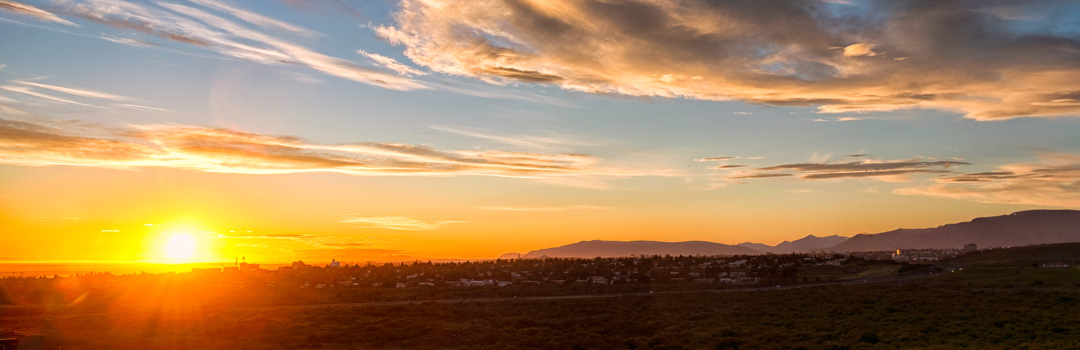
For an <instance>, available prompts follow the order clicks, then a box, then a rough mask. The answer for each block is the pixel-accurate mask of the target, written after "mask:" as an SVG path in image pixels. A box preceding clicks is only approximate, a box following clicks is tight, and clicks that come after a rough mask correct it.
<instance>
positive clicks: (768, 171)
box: [720, 158, 971, 181]
mask: <svg viewBox="0 0 1080 350" xmlns="http://www.w3.org/2000/svg"><path fill="white" fill-rule="evenodd" d="M970 164H971V163H967V162H963V161H955V160H925V159H922V158H916V159H906V160H877V159H860V160H857V161H846V162H826V161H821V162H810V163H792V164H779V165H772V166H766V167H760V168H754V169H746V170H742V169H738V170H734V171H733V172H732V173H731V174H730V175H729V176H728V177H727V179H729V180H745V179H763V178H771V177H787V176H797V177H798V178H799V179H802V180H821V179H842V178H874V179H876V180H880V181H908V180H910V175H913V174H937V175H942V174H950V173H952V171H950V170H949V169H950V168H951V167H953V166H963V165H970ZM720 169H721V170H724V169H725V168H720Z"/></svg>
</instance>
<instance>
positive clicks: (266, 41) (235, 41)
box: [50, 0, 430, 91]
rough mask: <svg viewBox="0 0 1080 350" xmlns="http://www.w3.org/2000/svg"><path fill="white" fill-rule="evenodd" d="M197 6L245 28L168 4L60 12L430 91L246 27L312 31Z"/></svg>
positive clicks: (249, 57)
mask: <svg viewBox="0 0 1080 350" xmlns="http://www.w3.org/2000/svg"><path fill="white" fill-rule="evenodd" d="M195 3H197V4H199V5H202V6H204V7H205V8H208V9H212V10H214V11H218V12H220V13H225V14H228V15H229V16H232V17H234V18H237V19H239V20H240V21H242V22H235V21H233V20H229V19H226V18H224V17H222V16H219V15H216V14H214V13H211V12H208V11H206V10H203V9H199V8H195V7H191V6H186V5H181V4H172V3H164V2H159V3H157V5H158V6H145V5H141V4H136V3H129V2H125V1H119V0H81V1H71V2H65V3H63V4H62V5H61V6H58V8H57V9H56V11H57V13H59V14H63V15H70V16H76V17H80V18H83V19H86V20H89V21H92V22H96V23H100V24H104V25H108V26H111V27H115V28H118V29H122V30H128V31H134V32H138V33H143V34H147V35H152V36H155V37H158V38H162V39H167V40H170V41H174V42H179V43H183V44H187V45H193V46H195V47H198V48H201V49H206V50H211V51H214V52H217V53H219V54H221V55H224V56H226V57H233V58H237V59H242V60H246V61H251V62H256V63H261V64H267V65H279V64H295V65H302V66H306V67H309V68H311V69H314V70H317V71H320V72H323V73H325V74H328V75H332V76H336V77H340V78H344V79H349V80H353V81H357V82H361V83H365V84H370V85H375V86H380V87H383V88H387V89H392V90H402V91H406V90H418V89H430V87H428V86H427V85H426V84H425V83H423V82H420V81H416V80H413V79H410V78H408V77H403V76H399V75H398V74H394V73H392V72H390V71H388V70H385V69H381V68H375V67H366V66H362V65H359V64H356V63H354V62H351V61H348V60H345V59H342V58H337V57H332V56H329V55H325V54H322V53H319V52H316V51H314V50H311V49H309V48H307V47H304V46H302V45H298V44H295V43H292V42H290V41H288V40H285V39H282V38H279V37H276V36H273V35H270V34H267V33H266V32H263V31H260V30H257V29H253V28H252V27H250V26H247V25H244V24H242V23H248V24H251V25H254V26H256V27H259V28H263V29H281V30H285V31H287V32H289V33H292V34H299V35H301V36H306V37H310V36H315V35H316V34H317V33H314V32H312V31H310V30H307V29H304V28H301V27H298V26H295V25H291V24H288V23H285V22H282V21H278V20H275V19H272V18H269V17H266V16H262V15H259V14H255V13H253V12H250V11H247V10H243V9H240V8H236V7H233V6H230V5H226V4H224V3H221V2H217V1H212V0H197V1H195ZM50 14H51V13H50ZM54 16H55V15H54Z"/></svg>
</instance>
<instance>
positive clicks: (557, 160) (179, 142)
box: [0, 119, 659, 182]
mask: <svg viewBox="0 0 1080 350" xmlns="http://www.w3.org/2000/svg"><path fill="white" fill-rule="evenodd" d="M80 128H82V126H81V125H79V124H78V123H60V125H59V126H45V125H42V124H37V123H32V122H26V121H14V120H4V119H0V163H8V164H18V165H30V166H43V165H80V166H96V167H108V168H139V167H169V168H181V169H189V170H196V171H205V172H217V173H239V174H293V173H305V172H334V173H342V174H349V175H358V176H464V175H473V176H476V175H480V176H498V177H513V178H526V179H533V180H538V181H548V182H558V180H563V181H565V182H572V181H575V180H577V181H600V180H601V179H610V178H623V177H634V176H644V175H646V173H655V172H643V171H635V170H631V169H623V168H613V167H601V166H598V163H599V160H597V159H595V158H593V157H590V156H588V155H583V154H572V153H564V154H544V153H524V152H507V151H501V150H439V149H435V148H431V147H427V146H423V145H408V144H398V143H373V142H368V143H353V144H342V145H321V144H314V143H309V142H306V141H304V140H302V139H300V138H297V137H292V136H268V135H262V134H255V133H248V132H241V131H233V130H226V129H217V128H207V127H199V126H189V125H175V124H150V125H130V126H128V127H126V128H121V129H111V130H99V131H100V132H101V133H104V135H102V136H100V137H86V136H79V135H74V134H72V132H73V131H79V132H84V130H82V129H80ZM91 129H92V128H91ZM657 174H659V173H657Z"/></svg>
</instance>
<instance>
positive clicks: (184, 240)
mask: <svg viewBox="0 0 1080 350" xmlns="http://www.w3.org/2000/svg"><path fill="white" fill-rule="evenodd" d="M165 256H167V257H169V259H172V260H188V259H191V258H192V257H194V256H195V238H194V237H192V236H191V235H189V234H186V233H176V234H173V235H172V236H171V237H169V241H168V242H166V243H165Z"/></svg>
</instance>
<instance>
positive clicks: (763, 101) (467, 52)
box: [0, 0, 1080, 263]
mask: <svg viewBox="0 0 1080 350" xmlns="http://www.w3.org/2000/svg"><path fill="white" fill-rule="evenodd" d="M0 48H2V49H0V240H2V241H3V244H0V259H5V260H6V261H57V260H64V261H142V262H162V261H164V262H168V261H169V259H170V257H173V258H175V256H172V255H170V254H169V249H170V248H169V245H170V243H168V242H170V238H172V237H175V236H176V235H178V234H182V235H187V236H188V237H191V238H192V240H193V241H194V242H195V246H196V247H195V249H194V251H195V254H194V255H193V256H185V257H184V258H183V260H184V261H183V262H192V261H205V262H212V261H233V260H234V258H235V257H238V256H240V257H246V258H247V260H248V261H250V262H265V263H282V262H290V261H295V260H300V259H303V260H307V261H315V262H322V261H329V260H330V259H338V260H344V261H357V262H359V261H386V260H402V261H411V260H417V259H419V260H430V259H435V260H439V259H486V258H494V257H497V256H499V255H501V254H503V253H508V252H520V253H526V252H528V251H530V250H534V249H541V248H548V247H553V246H559V245H564V244H569V243H574V242H578V241H582V240H594V239H600V240H658V241H688V240H702V241H712V242H719V243H725V244H737V243H742V242H760V243H765V244H777V243H780V242H782V241H785V240H794V239H798V238H801V237H804V236H806V235H811V234H812V235H817V236H827V235H834V234H838V235H843V236H851V235H854V234H858V233H876V232H884V231H888V230H892V229H896V228H922V227H934V226H937V225H941V224H945V223H951V222H960V221H967V220H970V219H972V218H975V217H980V216H994V215H1002V214H1008V213H1011V212H1015V211H1020V210H1030V209H1044V208H1047V209H1063V208H1064V209H1070V208H1071V209H1078V208H1080V119H1078V118H1077V117H1078V116H1080V85H1078V84H1077V81H1080V3H1077V2H1074V1H1039V2H1027V1H947V0H939V1H855V0H852V1H844V0H828V1H818V0H813V1H768V2H762V1H727V2H716V1H692V0H688V1H666V0H664V1H661V0H656V1H652V0H627V1H619V2H611V1H569V0H566V1H563V0H543V1H540V0H468V1H443V0H401V1H343V0H340V1H332V0H313V1H297V0H282V1H246V2H241V1H227V0H190V1H175V2H174V1H146V2H143V1H130V2H129V1H121V0H46V1H13V0H0ZM174 248H175V247H174ZM173 262H180V261H173Z"/></svg>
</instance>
